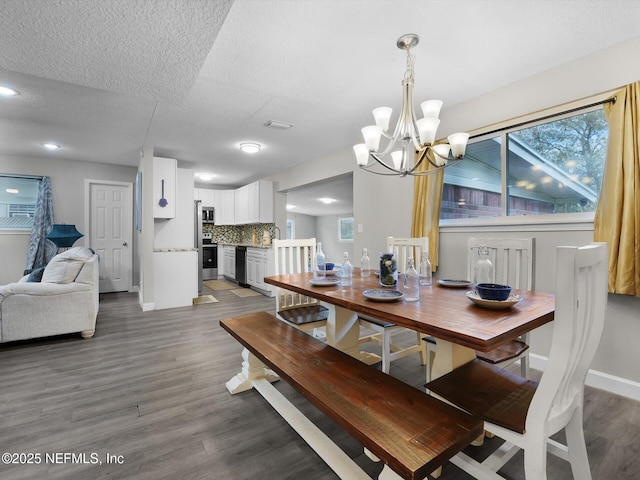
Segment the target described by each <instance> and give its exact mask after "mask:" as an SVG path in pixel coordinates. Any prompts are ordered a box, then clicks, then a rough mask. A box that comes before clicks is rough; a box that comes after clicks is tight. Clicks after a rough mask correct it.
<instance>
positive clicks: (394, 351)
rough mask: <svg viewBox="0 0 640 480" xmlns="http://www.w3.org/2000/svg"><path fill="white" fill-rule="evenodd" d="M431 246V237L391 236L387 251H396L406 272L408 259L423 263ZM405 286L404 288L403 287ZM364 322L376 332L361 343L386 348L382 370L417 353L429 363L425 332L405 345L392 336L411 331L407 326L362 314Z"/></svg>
mask: <svg viewBox="0 0 640 480" xmlns="http://www.w3.org/2000/svg"><path fill="white" fill-rule="evenodd" d="M428 249H429V238H428V237H420V238H398V237H387V251H388V252H389V253H393V254H394V256H395V257H396V259H397V265H398V271H404V269H405V268H406V267H407V259H408V258H409V257H413V258H414V260H415V262H416V265H418V264H419V263H420V259H421V258H422V253H423V252H427V251H428ZM401 282H402V275H399V277H398V283H401ZM400 288H401V287H400ZM359 320H360V325H361V326H363V327H365V328H367V329H368V330H370V331H373V333H368V334H365V335H361V336H360V343H361V344H362V343H367V342H374V343H377V344H378V345H380V346H381V348H382V371H383V372H384V373H389V371H390V369H391V362H392V361H393V360H397V359H399V358H404V357H406V356H407V355H412V354H414V353H418V354H420V361H421V363H422V365H426V362H427V348H426V345H425V343H424V342H423V341H422V337H423V334H421V333H419V332H415V336H416V342H415V343H410V344H409V345H407V346H404V345H403V346H401V345H397V344H395V343H393V341H392V336H393V335H396V334H398V333H401V332H408V331H410V330H409V329H407V328H404V327H399V326H398V325H396V324H395V323H391V322H387V321H385V320H384V319H378V318H372V317H368V316H359Z"/></svg>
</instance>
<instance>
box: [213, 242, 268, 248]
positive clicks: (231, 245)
mask: <svg viewBox="0 0 640 480" xmlns="http://www.w3.org/2000/svg"><path fill="white" fill-rule="evenodd" d="M218 245H222V246H225V245H227V246H229V247H249V248H265V249H269V248H273V245H262V244H261V243H256V244H253V243H232V242H218Z"/></svg>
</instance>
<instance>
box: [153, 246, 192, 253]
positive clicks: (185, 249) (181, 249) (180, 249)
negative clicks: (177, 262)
mask: <svg viewBox="0 0 640 480" xmlns="http://www.w3.org/2000/svg"><path fill="white" fill-rule="evenodd" d="M153 251H154V253H155V252H197V251H198V249H197V248H193V247H167V248H154V249H153Z"/></svg>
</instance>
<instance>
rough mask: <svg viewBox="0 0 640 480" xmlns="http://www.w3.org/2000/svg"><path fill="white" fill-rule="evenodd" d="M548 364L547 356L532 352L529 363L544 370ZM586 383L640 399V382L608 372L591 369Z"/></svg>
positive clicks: (537, 368)
mask: <svg viewBox="0 0 640 480" xmlns="http://www.w3.org/2000/svg"><path fill="white" fill-rule="evenodd" d="M546 364H547V357H543V356H542V355H536V354H533V353H532V354H530V355H529V365H530V366H531V368H535V369H536V370H540V371H544V368H545V366H546ZM585 384H586V385H588V386H590V387H594V388H599V389H600V390H605V391H607V392H610V393H613V394H615V395H621V396H623V397H627V398H631V399H633V400H639V401H640V383H639V382H634V381H633V380H627V379H626V378H622V377H616V376H614V375H610V374H608V373H604V372H599V371H597V370H589V372H588V373H587V378H586V380H585Z"/></svg>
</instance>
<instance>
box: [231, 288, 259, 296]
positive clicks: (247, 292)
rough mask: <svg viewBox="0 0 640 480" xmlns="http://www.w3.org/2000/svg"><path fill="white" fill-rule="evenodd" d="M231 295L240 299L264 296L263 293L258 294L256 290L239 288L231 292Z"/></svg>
mask: <svg viewBox="0 0 640 480" xmlns="http://www.w3.org/2000/svg"><path fill="white" fill-rule="evenodd" d="M231 293H233V294H234V295H236V296H237V297H240V298H245V297H257V296H260V295H262V294H261V293H258V292H256V291H255V290H251V289H250V288H238V289H237V290H231Z"/></svg>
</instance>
